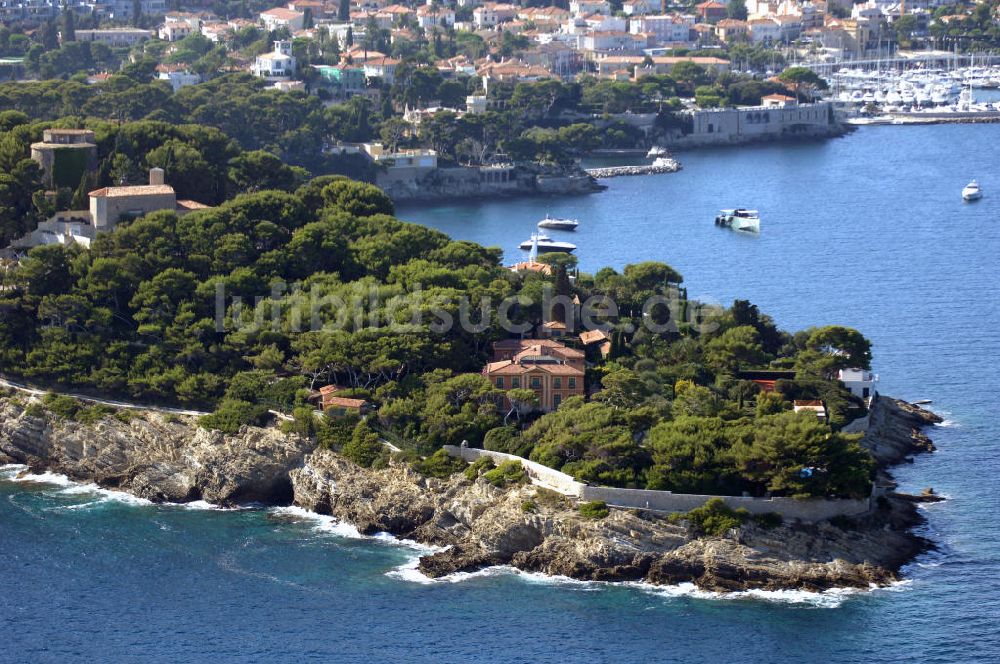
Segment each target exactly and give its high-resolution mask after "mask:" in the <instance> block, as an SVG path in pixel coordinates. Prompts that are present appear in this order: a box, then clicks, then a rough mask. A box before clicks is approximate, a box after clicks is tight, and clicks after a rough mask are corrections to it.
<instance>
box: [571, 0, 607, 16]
mask: <svg viewBox="0 0 1000 664" xmlns="http://www.w3.org/2000/svg"><path fill="white" fill-rule="evenodd" d="M569 13H570V14H572V15H573V16H589V15H590V14H604V15H606V16H610V15H611V3H610V2H608V1H607V0H570V3H569Z"/></svg>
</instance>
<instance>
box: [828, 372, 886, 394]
mask: <svg viewBox="0 0 1000 664" xmlns="http://www.w3.org/2000/svg"><path fill="white" fill-rule="evenodd" d="M837 379H838V380H840V382H841V383H843V384H844V387H846V388H847V389H849V390H850V391H851V394H853V395H854V396H856V397H859V398H861V399H866V400H867V399H870V398H871V397H873V396H875V383H877V382H878V376H877V375H875V374H873V373H872V372H871V371H868V370H867V369H841V370H840V373H839V374H838V375H837Z"/></svg>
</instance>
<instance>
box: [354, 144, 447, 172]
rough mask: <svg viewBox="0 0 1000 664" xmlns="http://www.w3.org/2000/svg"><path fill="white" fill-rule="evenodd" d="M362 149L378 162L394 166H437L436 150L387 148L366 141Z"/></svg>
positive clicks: (423, 167)
mask: <svg viewBox="0 0 1000 664" xmlns="http://www.w3.org/2000/svg"><path fill="white" fill-rule="evenodd" d="M361 149H362V151H363V152H364V153H365V154H366V155H367V156H368V158H369V159H371V160H372V161H373V162H375V163H376V164H379V165H381V166H385V167H387V168H389V169H392V168H421V169H427V168H437V152H435V151H434V150H397V151H395V152H393V151H391V150H387V149H386V148H385V146H384V145H382V144H381V143H364V144H362V146H361Z"/></svg>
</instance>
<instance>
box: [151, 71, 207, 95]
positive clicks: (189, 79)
mask: <svg viewBox="0 0 1000 664" xmlns="http://www.w3.org/2000/svg"><path fill="white" fill-rule="evenodd" d="M156 78H158V79H159V80H161V81H169V82H170V87H172V88H173V89H174V92H177V91H178V90H180V89H181V88H183V87H184V86H185V85H197V84H198V83H201V75H200V74H196V73H194V72H192V71H191V70H189V69H188V67H187V66H186V65H157V66H156Z"/></svg>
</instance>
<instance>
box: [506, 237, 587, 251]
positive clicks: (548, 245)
mask: <svg viewBox="0 0 1000 664" xmlns="http://www.w3.org/2000/svg"><path fill="white" fill-rule="evenodd" d="M520 246H521V251H530V252H532V253H536V252H537V253H541V254H549V253H554V252H562V253H566V254H571V253H573V252H574V251H576V245H575V244H572V243H570V242H559V241H557V240H553V239H552V238H550V237H549V236H548V235H545V234H544V233H532V234H531V237H530V238H528V239H527V240H525V241H524V242H522V243H521V245H520Z"/></svg>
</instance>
